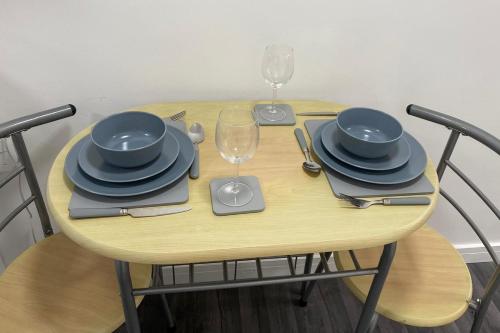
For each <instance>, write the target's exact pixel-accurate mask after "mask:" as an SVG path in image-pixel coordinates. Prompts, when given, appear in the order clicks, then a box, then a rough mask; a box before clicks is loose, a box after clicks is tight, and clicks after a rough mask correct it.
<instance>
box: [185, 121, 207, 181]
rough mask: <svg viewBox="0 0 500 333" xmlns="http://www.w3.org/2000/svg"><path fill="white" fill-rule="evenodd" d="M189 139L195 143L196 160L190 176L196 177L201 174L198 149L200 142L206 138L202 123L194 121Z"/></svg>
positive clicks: (189, 132)
mask: <svg viewBox="0 0 500 333" xmlns="http://www.w3.org/2000/svg"><path fill="white" fill-rule="evenodd" d="M188 136H189V139H191V142H192V143H193V145H194V153H195V155H194V160H193V164H192V165H191V168H190V169H189V177H191V178H192V179H196V178H198V177H199V176H200V151H199V149H198V144H199V143H202V142H203V140H205V131H204V130H203V126H201V124H200V123H193V125H191V127H190V128H189V131H188Z"/></svg>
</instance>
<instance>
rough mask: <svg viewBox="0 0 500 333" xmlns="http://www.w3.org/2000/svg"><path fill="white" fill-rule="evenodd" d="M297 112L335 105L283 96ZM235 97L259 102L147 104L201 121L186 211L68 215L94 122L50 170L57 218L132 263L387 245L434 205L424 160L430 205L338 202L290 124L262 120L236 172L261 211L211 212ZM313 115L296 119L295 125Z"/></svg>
mask: <svg viewBox="0 0 500 333" xmlns="http://www.w3.org/2000/svg"><path fill="white" fill-rule="evenodd" d="M287 103H288V104H290V105H291V106H292V107H293V109H294V110H295V111H296V112H305V111H341V110H343V109H345V107H344V106H341V105H337V104H334V103H330V102H318V101H287ZM231 104H245V105H248V106H252V105H253V104H255V102H186V103H169V104H152V105H146V106H143V107H139V108H134V110H143V111H147V112H151V113H154V114H157V115H158V116H160V117H166V116H169V115H172V114H174V113H176V112H178V111H181V110H184V109H185V110H186V111H187V115H186V119H185V120H186V122H187V124H188V125H189V124H191V123H192V122H194V121H197V122H200V123H201V124H202V125H203V126H204V128H205V133H206V139H205V141H204V142H203V143H201V144H200V156H201V157H200V178H198V179H196V180H191V179H190V180H189V201H188V203H187V204H188V205H190V206H192V208H193V209H192V210H191V211H189V212H185V213H181V214H175V215H167V216H157V217H147V218H133V217H129V216H122V217H111V218H107V217H104V218H92V219H82V220H74V219H71V218H70V217H69V215H68V204H69V201H70V198H71V193H72V188H73V185H72V184H71V182H70V181H69V180H68V179H67V178H66V176H65V175H64V170H63V169H64V160H65V158H66V155H67V153H68V151H69V149H70V148H71V147H72V146H73V145H74V144H75V143H76V142H77V141H78V140H79V139H80V138H82V137H83V136H84V135H86V134H88V133H89V131H90V127H89V128H87V129H85V130H83V131H81V132H80V133H79V134H77V135H76V136H75V137H73V138H72V139H71V140H70V141H69V142H68V143H67V144H66V146H65V147H64V148H63V149H62V150H61V152H60V153H59V155H58V156H57V158H56V160H55V161H54V164H53V166H52V169H51V171H50V174H49V179H48V184H47V201H48V207H49V210H50V212H51V213H52V216H53V218H54V219H55V221H56V222H57V223H58V225H59V226H60V227H61V229H62V231H63V232H64V233H65V234H66V235H67V236H68V237H70V238H71V239H72V240H73V241H75V242H76V243H78V244H80V245H81V246H83V247H86V248H88V249H90V250H92V251H95V252H97V253H99V254H101V255H103V256H106V257H110V258H113V259H119V260H123V261H129V262H140V263H156V264H181V263H195V262H210V261H219V260H231V259H245V258H255V257H265V256H275V255H290V254H302V253H310V252H321V251H332V250H346V249H357V248H366V247H372V246H378V245H382V244H387V243H391V242H394V241H397V240H398V239H401V238H403V237H405V236H407V235H409V234H410V233H412V232H413V231H415V230H416V229H418V228H419V227H421V226H422V225H423V224H425V222H426V221H427V219H428V218H429V216H430V215H431V213H432V211H433V210H434V208H435V206H436V201H437V196H438V189H439V183H438V179H437V175H436V172H435V170H434V167H433V165H432V162H431V161H430V159H429V163H428V165H427V169H426V171H425V174H426V176H427V177H428V179H429V180H430V182H431V183H432V184H433V185H434V187H435V189H436V191H435V192H434V194H432V195H429V198H431V205H428V206H392V207H384V206H373V207H370V208H369V209H355V208H351V207H349V206H348V205H347V204H346V203H344V202H342V201H340V200H338V199H336V198H335V197H334V195H333V193H332V191H331V189H330V186H329V184H328V181H327V179H326V176H325V175H324V173H323V172H322V173H321V174H320V175H319V176H317V177H313V176H310V175H309V174H306V173H305V172H304V171H303V170H302V167H301V165H302V162H303V160H304V156H303V155H302V152H301V150H300V149H299V147H298V144H297V141H296V139H295V136H294V133H293V130H294V127H293V126H261V127H260V143H259V147H258V150H257V153H256V154H255V156H254V157H253V158H252V159H251V160H249V161H247V162H245V163H244V164H242V165H241V166H240V174H241V175H254V176H257V177H258V179H259V181H260V185H261V188H262V191H263V194H264V199H265V203H266V209H265V210H264V211H263V212H260V213H253V214H241V215H230V216H215V215H214V214H213V213H212V207H211V199H210V192H209V182H210V180H211V179H214V178H222V177H228V176H232V175H233V174H234V168H235V167H234V166H233V165H230V164H229V163H228V162H226V161H225V160H223V159H222V158H221V157H220V155H219V153H218V151H217V148H216V146H215V135H214V134H215V125H216V119H217V116H218V113H219V111H220V110H221V109H223V108H224V107H227V106H229V105H231ZM306 119H311V117H297V125H296V127H302V128H304V127H303V122H304V120H306Z"/></svg>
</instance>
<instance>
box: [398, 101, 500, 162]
mask: <svg viewBox="0 0 500 333" xmlns="http://www.w3.org/2000/svg"><path fill="white" fill-rule="evenodd" d="M406 112H407V113H408V114H409V115H412V116H415V117H419V118H422V119H425V120H429V121H432V122H434V123H437V124H441V125H444V126H446V127H448V128H451V129H454V130H456V131H459V132H461V133H463V134H465V135H467V136H470V137H472V138H473V139H476V140H477V141H479V142H481V143H483V144H484V145H485V146H487V147H489V148H490V149H492V150H493V151H495V152H496V153H498V154H500V140H499V139H497V138H496V137H494V136H493V135H491V134H489V133H488V132H486V131H484V130H482V129H480V128H479V127H477V126H474V125H472V124H469V123H468V122H465V121H463V120H460V119H458V118H455V117H452V116H450V115H447V114H444V113H441V112H437V111H433V110H430V109H427V108H424V107H422V106H418V105H414V104H410V105H408V106H407V107H406Z"/></svg>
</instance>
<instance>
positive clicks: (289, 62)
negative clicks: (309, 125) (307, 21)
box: [259, 44, 294, 121]
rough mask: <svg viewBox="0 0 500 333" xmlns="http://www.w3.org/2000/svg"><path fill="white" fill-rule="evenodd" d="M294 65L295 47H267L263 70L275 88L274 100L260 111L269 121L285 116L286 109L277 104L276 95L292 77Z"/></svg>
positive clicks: (267, 79)
mask: <svg viewBox="0 0 500 333" xmlns="http://www.w3.org/2000/svg"><path fill="white" fill-rule="evenodd" d="M293 66H294V57H293V48H291V47H290V46H287V45H277V44H272V45H268V46H267V47H266V50H265V52H264V57H263V59H262V68H261V70H262V76H263V77H264V79H265V80H266V82H267V83H268V84H269V85H271V87H272V88H273V100H272V104H271V105H268V106H267V107H266V108H264V109H261V110H260V111H259V114H260V116H261V117H262V118H264V119H266V120H269V121H279V120H282V119H284V118H285V116H286V113H285V111H284V110H283V109H282V108H280V107H279V105H276V96H277V94H278V89H279V88H281V87H282V86H283V85H284V84H285V83H287V82H288V81H290V79H291V78H292V75H293V70H294V68H293Z"/></svg>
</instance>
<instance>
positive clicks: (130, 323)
mask: <svg viewBox="0 0 500 333" xmlns="http://www.w3.org/2000/svg"><path fill="white" fill-rule="evenodd" d="M115 270H116V277H117V279H118V286H119V288H120V297H121V299H122V306H123V313H124V315H125V323H126V325H127V331H128V332H129V333H140V332H141V326H140V324H139V316H138V314H137V308H136V306H135V299H134V296H133V295H132V280H131V278H130V270H129V264H128V262H125V261H118V260H116V261H115Z"/></svg>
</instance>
